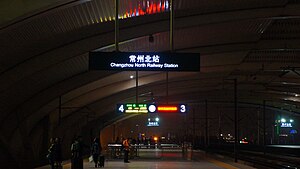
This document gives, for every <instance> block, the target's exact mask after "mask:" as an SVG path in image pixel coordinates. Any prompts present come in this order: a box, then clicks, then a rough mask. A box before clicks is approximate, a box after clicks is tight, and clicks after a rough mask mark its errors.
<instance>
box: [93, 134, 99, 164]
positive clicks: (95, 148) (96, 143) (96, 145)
mask: <svg viewBox="0 0 300 169" xmlns="http://www.w3.org/2000/svg"><path fill="white" fill-rule="evenodd" d="M99 153H100V145H99V139H98V138H95V139H94V142H93V144H92V146H91V154H92V156H93V161H94V163H95V168H96V167H97V166H98V159H99Z"/></svg>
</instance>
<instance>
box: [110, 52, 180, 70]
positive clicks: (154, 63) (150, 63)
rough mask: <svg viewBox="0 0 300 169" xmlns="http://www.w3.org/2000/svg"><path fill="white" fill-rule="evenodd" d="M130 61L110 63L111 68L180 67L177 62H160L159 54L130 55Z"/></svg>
mask: <svg viewBox="0 0 300 169" xmlns="http://www.w3.org/2000/svg"><path fill="white" fill-rule="evenodd" d="M128 58H129V62H128V63H126V62H125V63H124V62H123V63H114V62H111V63H110V67H111V68H150V69H157V68H159V69H163V68H168V69H173V68H174V69H176V68H179V65H178V64H175V63H159V59H160V56H159V55H142V54H141V55H130V56H129V57H128Z"/></svg>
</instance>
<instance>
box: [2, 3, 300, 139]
mask: <svg viewBox="0 0 300 169" xmlns="http://www.w3.org/2000/svg"><path fill="white" fill-rule="evenodd" d="M14 2H16V3H17V1H14ZM129 2H130V3H129ZM34 3H35V2H32V6H33V7H32V8H29V7H28V8H26V9H27V10H24V11H23V13H20V14H17V13H15V15H13V14H14V12H13V11H12V12H11V13H12V14H11V15H10V16H9V17H8V16H7V17H6V19H3V20H2V21H1V27H0V44H1V45H0V51H1V52H0V82H1V83H0V91H1V94H0V110H1V112H2V113H1V114H0V130H1V133H5V134H3V136H2V139H3V140H6V139H4V138H12V137H14V131H15V130H16V129H17V128H18V127H20V126H23V127H25V128H26V131H25V133H27V134H30V132H31V131H32V130H33V129H34V127H35V126H36V124H37V123H39V122H40V121H41V120H42V119H43V118H44V117H45V116H48V115H49V114H50V116H51V117H53V118H52V124H53V125H55V124H57V122H58V121H57V118H56V116H57V111H58V107H59V98H60V97H61V102H62V108H63V110H62V121H63V123H64V124H65V125H69V126H72V125H77V124H78V123H79V122H81V123H83V122H82V121H81V120H82V116H83V114H86V113H88V114H90V116H91V117H92V118H91V120H95V119H101V118H102V119H103V118H106V119H105V120H112V118H113V117H111V116H108V114H109V113H111V112H113V110H114V108H115V105H116V103H120V102H134V101H135V96H136V88H135V85H136V81H135V79H130V78H129V77H130V75H134V76H135V72H130V71H127V72H114V71H89V70H88V52H89V51H93V50H96V51H114V50H115V46H114V18H115V17H114V0H89V1H87V0H85V1H84V0H79V1H63V0H61V1H58V0H57V1H52V2H50V1H49V2H47V3H46V2H45V4H34ZM147 3H149V7H147ZM151 4H156V5H157V6H156V9H154V8H151V10H150V5H151ZM167 4H169V2H168V1H167V0H150V1H146V0H132V1H126V0H120V16H119V18H120V51H155V52H161V51H169V50H170V45H169V43H170V42H169V34H170V33H169V24H170V23H169V9H168V8H167ZM19 5H20V4H19ZM21 5H22V4H21ZM163 6H164V7H163ZM7 7H9V6H7ZM2 8H3V7H2ZM139 8H140V10H138V9H139ZM135 9H136V10H135ZM141 10H142V11H144V12H145V14H142V12H141ZM148 10H149V11H148ZM147 11H148V13H147ZM137 13H139V14H137ZM7 15H9V14H7ZM136 15H139V16H136ZM299 16H300V3H299V1H297V0H277V1H274V0H227V1H222V2H220V1H217V0H176V1H175V21H174V26H175V27H174V51H175V52H193V53H200V55H201V61H200V66H201V71H200V72H170V73H169V75H168V80H166V73H165V72H139V73H138V75H139V77H138V81H139V82H138V84H139V87H138V92H139V99H140V100H139V101H140V102H144V101H145V102H150V101H152V98H153V97H154V98H155V101H157V102H166V101H167V100H168V101H169V102H178V101H184V102H186V103H188V104H194V103H199V102H203V101H204V100H209V101H220V102H222V101H224V102H226V101H231V102H232V101H233V91H234V90H233V89H234V85H233V80H232V79H237V93H238V101H239V102H240V103H247V104H253V105H261V104H262V103H263V100H266V104H267V106H268V107H270V108H271V107H272V108H278V109H281V110H284V111H289V112H292V113H295V115H297V114H299V113H300V110H299V106H300V104H299V103H300V98H299V96H300V83H299V82H300V80H299V78H300V56H299V54H300V50H299V49H300V41H299V39H300V17H299ZM149 35H152V36H153V37H154V41H153V42H150V41H149ZM167 82H168V83H167ZM166 90H168V96H166V93H167V92H166ZM103 107H105V109H103ZM15 119H17V120H15ZM82 125H84V124H82ZM11 126H13V127H11Z"/></svg>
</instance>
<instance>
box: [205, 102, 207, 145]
mask: <svg viewBox="0 0 300 169" xmlns="http://www.w3.org/2000/svg"><path fill="white" fill-rule="evenodd" d="M207 109H208V108H207V100H205V147H206V148H208V110H207Z"/></svg>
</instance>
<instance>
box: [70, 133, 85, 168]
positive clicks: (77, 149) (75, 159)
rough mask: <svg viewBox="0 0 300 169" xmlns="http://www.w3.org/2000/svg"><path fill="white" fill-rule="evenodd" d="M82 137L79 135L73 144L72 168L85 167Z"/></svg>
mask: <svg viewBox="0 0 300 169" xmlns="http://www.w3.org/2000/svg"><path fill="white" fill-rule="evenodd" d="M81 140H82V138H81V136H78V137H77V138H76V139H75V141H74V142H73V143H72V145H71V153H72V157H71V168H72V169H83V158H82V148H83V147H82V141H81Z"/></svg>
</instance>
